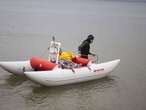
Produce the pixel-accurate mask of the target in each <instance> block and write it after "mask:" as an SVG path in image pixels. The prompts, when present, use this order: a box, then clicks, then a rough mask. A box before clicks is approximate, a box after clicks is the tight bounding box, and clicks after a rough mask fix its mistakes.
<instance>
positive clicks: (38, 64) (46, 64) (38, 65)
mask: <svg viewBox="0 0 146 110" xmlns="http://www.w3.org/2000/svg"><path fill="white" fill-rule="evenodd" d="M30 64H31V66H32V68H34V69H35V70H38V71H45V70H46V71H47V70H52V69H53V68H54V67H55V66H56V65H57V64H55V63H52V62H50V61H48V60H44V59H41V58H38V57H32V58H31V59H30Z"/></svg>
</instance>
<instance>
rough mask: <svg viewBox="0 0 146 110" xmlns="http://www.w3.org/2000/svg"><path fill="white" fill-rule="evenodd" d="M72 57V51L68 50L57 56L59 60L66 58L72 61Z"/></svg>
mask: <svg viewBox="0 0 146 110" xmlns="http://www.w3.org/2000/svg"><path fill="white" fill-rule="evenodd" d="M73 57H74V55H73V53H72V52H70V51H66V52H61V55H60V56H59V59H60V60H67V61H72V58H73Z"/></svg>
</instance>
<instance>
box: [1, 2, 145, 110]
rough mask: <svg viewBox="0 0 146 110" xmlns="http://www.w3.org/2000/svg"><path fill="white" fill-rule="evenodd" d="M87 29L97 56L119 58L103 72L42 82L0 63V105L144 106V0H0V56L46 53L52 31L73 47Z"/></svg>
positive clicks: (44, 109)
mask: <svg viewBox="0 0 146 110" xmlns="http://www.w3.org/2000/svg"><path fill="white" fill-rule="evenodd" d="M88 34H93V35H94V36H95V40H94V43H93V44H92V45H91V48H92V49H91V51H93V52H94V53H96V54H97V55H98V56H99V62H104V61H109V60H113V59H117V58H120V59H121V63H120V65H119V66H118V68H116V69H115V71H114V72H112V73H111V74H110V75H109V76H108V77H106V78H103V79H99V80H95V81H90V82H85V83H79V84H73V85H66V86H58V87H44V86H40V85H38V84H36V83H33V82H32V81H30V80H28V79H27V78H26V77H20V76H14V75H12V74H11V73H8V72H5V71H4V70H2V69H0V110H145V109H146V104H145V102H146V94H145V92H146V59H145V56H146V3H145V2H140V3H139V2H115V1H110V2H107V1H104V2H102V1H96V0H78V1H77V0H75V1H73V0H63V1H59V0H54V1H53V0H44V1H41V0H13V1H11V0H3V1H2V0H1V1H0V61H15V60H27V59H29V58H30V57H31V56H40V57H43V58H47V56H48V55H47V54H48V53H47V46H48V43H49V41H50V40H51V37H52V36H56V39H57V40H58V41H61V42H62V48H63V50H72V51H73V52H74V53H77V47H78V45H79V44H80V43H81V41H82V40H84V39H85V38H86V36H87V35H88Z"/></svg>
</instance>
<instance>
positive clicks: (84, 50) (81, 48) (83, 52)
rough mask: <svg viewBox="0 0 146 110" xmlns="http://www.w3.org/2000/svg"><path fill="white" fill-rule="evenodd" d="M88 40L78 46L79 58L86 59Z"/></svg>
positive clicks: (88, 52) (88, 48)
mask: <svg viewBox="0 0 146 110" xmlns="http://www.w3.org/2000/svg"><path fill="white" fill-rule="evenodd" d="M90 43H91V42H90V40H89V39H86V40H85V41H83V43H82V44H81V45H80V46H79V48H78V50H79V52H80V54H81V56H85V57H88V55H89V54H91V53H90Z"/></svg>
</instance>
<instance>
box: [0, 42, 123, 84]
mask: <svg viewBox="0 0 146 110" xmlns="http://www.w3.org/2000/svg"><path fill="white" fill-rule="evenodd" d="M60 48H61V43H59V42H55V40H53V41H52V42H51V43H50V46H49V60H44V59H41V58H38V57H32V58H31V59H30V60H28V61H13V62H0V66H1V67H2V68H3V69H4V70H6V71H8V72H11V73H13V74H17V75H26V76H27V77H28V78H29V79H31V80H32V81H35V82H37V83H39V84H42V85H45V86H57V85H65V84H72V83H78V82H85V81H89V80H94V79H98V78H102V77H105V76H107V75H108V73H110V72H111V71H113V70H114V68H115V67H116V66H117V65H118V64H119V62H120V59H116V60H112V61H109V62H104V63H100V64H96V63H93V62H92V61H91V60H89V59H84V58H81V57H79V56H74V58H72V62H73V64H75V65H77V66H67V67H66V66H65V67H64V65H63V66H62V64H60V60H59V55H60ZM65 63H66V62H65ZM67 65H68V63H67Z"/></svg>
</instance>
